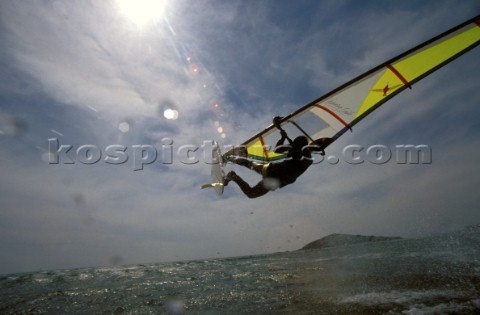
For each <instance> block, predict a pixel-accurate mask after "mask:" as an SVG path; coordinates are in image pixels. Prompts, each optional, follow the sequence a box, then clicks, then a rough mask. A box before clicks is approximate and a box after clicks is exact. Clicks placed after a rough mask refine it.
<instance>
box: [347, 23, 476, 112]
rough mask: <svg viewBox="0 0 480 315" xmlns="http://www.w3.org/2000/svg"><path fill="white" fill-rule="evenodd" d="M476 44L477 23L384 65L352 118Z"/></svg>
mask: <svg viewBox="0 0 480 315" xmlns="http://www.w3.org/2000/svg"><path fill="white" fill-rule="evenodd" d="M479 41H480V27H479V25H478V24H477V23H471V24H469V26H467V27H465V28H464V29H462V30H459V31H458V32H457V33H454V34H451V35H450V36H448V37H444V38H441V39H439V40H438V41H436V42H434V43H432V44H431V45H429V46H426V47H424V48H423V49H421V50H419V51H415V52H413V53H411V54H410V55H407V56H406V57H404V58H403V59H400V60H399V61H397V62H394V63H392V64H389V65H386V66H385V68H384V69H385V70H384V73H383V75H382V76H381V77H380V78H379V79H378V80H377V81H376V82H375V84H374V85H373V87H372V89H371V90H370V92H369V93H368V95H367V96H366V97H365V99H364V101H363V102H362V104H361V106H360V108H359V110H358V112H357V114H356V115H355V118H358V117H359V116H361V115H363V114H364V113H365V112H367V111H368V110H369V109H370V108H372V107H374V106H375V105H377V104H379V103H380V102H381V101H382V100H383V99H384V98H386V97H388V96H389V95H390V94H392V93H393V92H395V91H396V90H398V89H399V88H401V87H403V86H408V87H410V83H411V82H413V81H415V80H417V79H419V78H421V77H422V76H423V75H425V74H428V73H429V72H430V71H433V70H435V69H436V68H437V67H439V66H440V65H442V64H444V63H446V62H448V61H449V60H450V59H451V58H454V57H455V56H457V55H458V54H460V53H462V52H463V51H464V50H466V49H467V48H468V47H470V46H472V45H474V44H476V43H477V42H479Z"/></svg>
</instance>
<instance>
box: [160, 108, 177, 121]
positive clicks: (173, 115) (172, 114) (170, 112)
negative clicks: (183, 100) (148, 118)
mask: <svg viewBox="0 0 480 315" xmlns="http://www.w3.org/2000/svg"><path fill="white" fill-rule="evenodd" d="M163 117H165V118H167V119H169V120H176V119H177V118H178V111H176V110H174V109H171V108H168V109H166V110H165V111H164V112H163Z"/></svg>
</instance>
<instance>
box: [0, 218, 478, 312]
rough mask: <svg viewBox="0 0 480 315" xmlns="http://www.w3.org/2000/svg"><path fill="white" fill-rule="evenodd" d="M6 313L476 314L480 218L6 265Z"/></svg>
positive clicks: (2, 295)
mask: <svg viewBox="0 0 480 315" xmlns="http://www.w3.org/2000/svg"><path fill="white" fill-rule="evenodd" d="M0 314H480V225H477V226H470V227H466V228H464V229H462V230H459V231H456V232H452V233H447V234H442V235H437V236H431V237H424V238H416V239H395V240H388V241H378V242H368V243H360V244H342V245H341V246H335V247H328V248H322V249H313V250H299V251H292V252H283V253H275V254H268V255H259V256H248V257H235V258H225V259H206V260H196V261H183V262H171V263H157V264H138V265H126V266H116V267H96V268H81V269H71V270H52V271H42V272H31V273H21V274H8V275H1V276H0Z"/></svg>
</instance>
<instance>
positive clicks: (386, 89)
mask: <svg viewBox="0 0 480 315" xmlns="http://www.w3.org/2000/svg"><path fill="white" fill-rule="evenodd" d="M402 85H403V84H397V85H394V86H389V85H388V83H387V85H385V87H384V88H383V89H373V90H372V92H380V93H383V96H387V95H388V93H389V92H391V91H394V90H396V89H397V88H399V87H401V86H402Z"/></svg>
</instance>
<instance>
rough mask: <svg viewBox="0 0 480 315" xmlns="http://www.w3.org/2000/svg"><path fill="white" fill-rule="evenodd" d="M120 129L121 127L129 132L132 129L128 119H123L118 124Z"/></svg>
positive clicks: (122, 130)
mask: <svg viewBox="0 0 480 315" xmlns="http://www.w3.org/2000/svg"><path fill="white" fill-rule="evenodd" d="M118 129H120V131H121V132H128V131H130V124H129V123H128V122H126V121H122V122H121V123H120V124H118Z"/></svg>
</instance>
